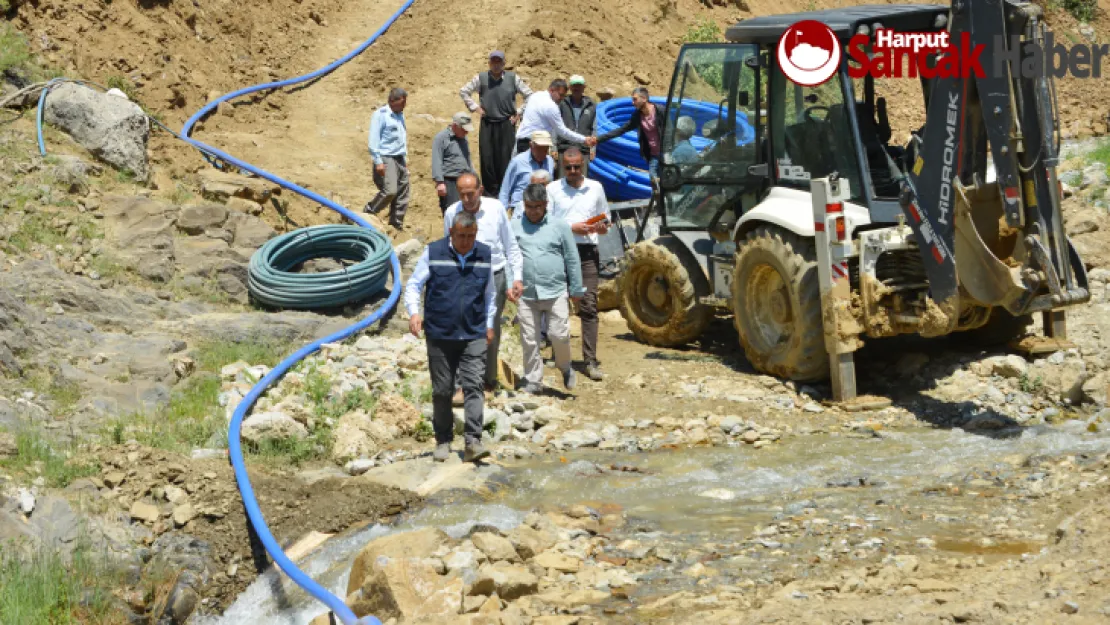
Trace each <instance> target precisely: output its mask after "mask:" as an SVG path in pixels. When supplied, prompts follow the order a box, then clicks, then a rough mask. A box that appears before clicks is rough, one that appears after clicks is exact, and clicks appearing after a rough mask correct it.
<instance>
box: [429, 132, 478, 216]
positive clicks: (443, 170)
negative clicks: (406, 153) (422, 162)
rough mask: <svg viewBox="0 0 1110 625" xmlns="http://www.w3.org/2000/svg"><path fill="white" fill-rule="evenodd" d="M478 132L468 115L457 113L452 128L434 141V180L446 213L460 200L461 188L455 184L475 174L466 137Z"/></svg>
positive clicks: (440, 209)
mask: <svg viewBox="0 0 1110 625" xmlns="http://www.w3.org/2000/svg"><path fill="white" fill-rule="evenodd" d="M472 130H474V124H472V123H471V122H470V115H469V114H467V113H455V115H454V117H452V118H451V125H450V126H448V127H447V128H444V129H443V130H441V131H439V134H437V135H436V136H435V139H434V140H433V141H432V180H433V181H435V183H436V195H438V196H439V212H440V213H441V214H442V213H446V212H447V207H448V206H450V205H452V204H454V203H455V202H458V201H459V189H458V187H457V186H456V185H455V182H456V181H457V180H458V179H459V176H461V175H463V174H465V173H466V172H468V171H474V167H473V166H472V165H471V164H470V143H468V142H467V140H466V135H467V133H469V132H470V131H472Z"/></svg>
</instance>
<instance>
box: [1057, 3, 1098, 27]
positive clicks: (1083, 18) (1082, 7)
mask: <svg viewBox="0 0 1110 625" xmlns="http://www.w3.org/2000/svg"><path fill="white" fill-rule="evenodd" d="M1054 4H1058V6H1061V7H1063V9H1064V10H1065V11H1067V12H1068V13H1071V14H1072V16H1073V17H1074V18H1075V19H1077V20H1079V21H1080V22H1089V21H1091V20H1093V19H1094V18H1095V14H1096V13H1097V12H1098V0H1059V1H1058V2H1057V3H1054Z"/></svg>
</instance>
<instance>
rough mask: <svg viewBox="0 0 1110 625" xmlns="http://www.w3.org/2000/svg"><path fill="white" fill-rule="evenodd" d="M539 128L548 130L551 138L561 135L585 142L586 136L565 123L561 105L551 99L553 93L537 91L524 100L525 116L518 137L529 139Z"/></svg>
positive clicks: (576, 141) (517, 131)
mask: <svg viewBox="0 0 1110 625" xmlns="http://www.w3.org/2000/svg"><path fill="white" fill-rule="evenodd" d="M537 130H546V131H547V132H548V133H549V134H550V135H551V138H552V139H554V138H555V137H556V136H560V137H562V138H564V139H566V140H568V141H571V142H573V143H584V142H585V141H586V137H584V136H582V135H580V134H578V133H577V132H574V131H573V130H571V129H570V128H567V125H566V124H564V123H563V113H562V112H561V111H559V105H558V104H555V100H552V99H551V93H549V92H547V91H537V92H535V93H533V94H532V95H531V96H529V97H528V99H527V100H526V101H525V102H524V118H523V119H521V120H520V127H519V128H517V129H516V138H517V139H518V140H520V139H527V138H530V137H531V136H532V133H533V132H536V131H537Z"/></svg>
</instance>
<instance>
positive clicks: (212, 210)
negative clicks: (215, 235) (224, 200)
mask: <svg viewBox="0 0 1110 625" xmlns="http://www.w3.org/2000/svg"><path fill="white" fill-rule="evenodd" d="M225 221H227V208H225V207H223V206H220V205H219V204H202V205H200V206H186V207H185V208H183V209H181V214H180V215H179V216H178V218H177V228H178V230H181V231H182V232H184V233H185V234H191V235H199V234H204V232H205V230H208V229H209V228H219V227H220V226H222V225H224V222H225Z"/></svg>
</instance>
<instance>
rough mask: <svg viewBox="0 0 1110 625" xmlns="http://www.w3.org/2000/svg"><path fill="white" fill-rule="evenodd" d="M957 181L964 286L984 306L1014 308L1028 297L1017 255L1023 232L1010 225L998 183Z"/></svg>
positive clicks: (958, 255) (958, 236) (958, 253)
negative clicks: (969, 183) (969, 184)
mask: <svg viewBox="0 0 1110 625" xmlns="http://www.w3.org/2000/svg"><path fill="white" fill-rule="evenodd" d="M954 183H955V184H954V191H955V196H956V220H955V222H956V223H955V226H956V241H955V242H956V272H957V275H958V276H959V279H960V286H962V287H963V288H964V290H966V291H967V293H968V294H969V295H970V296H971V297H972V298H973V299H975V301H976V302H978V303H979V304H981V305H983V306H1000V307H1002V308H1007V309H1010V308H1012V307H1013V305H1014V304H1015V303H1016V302H1017V301H1018V300H1020V299H1022V298H1023V297H1025V296H1026V288H1025V286H1024V284H1023V283H1022V281H1021V267H1022V263H1021V262H1020V261H1019V260H1017V259H1015V258H1014V252H1015V249H1016V247H1017V242H1018V237H1019V236H1020V234H1021V233H1020V231H1018V230H1016V229H1014V228H1011V227H1010V226H1008V225H1007V224H1006V217H1005V213H1004V211H1003V208H1002V197H1001V195H1000V193H999V190H998V185H997V184H976V185H974V186H968V187H965V186H964V185H963V184H961V183H960V181H959V180H958V179H957V180H955V181H954Z"/></svg>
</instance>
